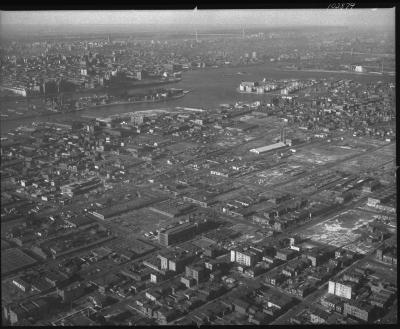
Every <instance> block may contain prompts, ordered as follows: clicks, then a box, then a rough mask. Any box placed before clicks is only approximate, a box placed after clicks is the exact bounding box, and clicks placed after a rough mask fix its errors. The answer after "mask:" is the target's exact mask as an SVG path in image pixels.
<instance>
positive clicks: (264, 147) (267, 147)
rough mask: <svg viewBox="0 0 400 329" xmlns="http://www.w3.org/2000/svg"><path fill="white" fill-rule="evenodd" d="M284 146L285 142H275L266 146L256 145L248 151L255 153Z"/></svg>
mask: <svg viewBox="0 0 400 329" xmlns="http://www.w3.org/2000/svg"><path fill="white" fill-rule="evenodd" d="M284 147H286V144H285V143H283V142H278V143H275V144H271V145H267V146H263V147H258V148H256V149H251V150H250V152H252V153H255V154H263V153H266V152H269V151H273V150H279V149H281V148H284Z"/></svg>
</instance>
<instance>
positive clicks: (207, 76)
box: [1, 64, 395, 134]
mask: <svg viewBox="0 0 400 329" xmlns="http://www.w3.org/2000/svg"><path fill="white" fill-rule="evenodd" d="M239 71H241V72H244V73H245V74H243V75H239V74H237V72H239ZM331 77H333V78H337V79H352V80H355V81H359V82H362V83H366V82H370V81H371V82H376V81H390V82H394V81H395V77H389V76H379V75H376V76H374V75H359V74H356V73H350V72H337V73H336V72H335V73H332V72H306V71H283V70H280V69H277V68H275V67H273V66H271V65H268V64H260V65H254V66H247V67H240V68H238V67H227V68H216V69H212V68H208V69H203V70H196V71H188V72H184V73H183V79H182V81H180V82H179V83H175V84H171V85H169V87H171V88H172V87H173V88H181V89H185V90H191V92H190V93H189V94H187V95H186V96H184V97H182V98H179V99H176V100H169V101H166V102H162V103H142V104H118V105H109V106H102V107H96V108H92V109H87V110H83V111H79V112H75V113H68V114H55V115H48V116H38V117H34V118H25V119H24V118H21V119H17V120H10V121H8V120H4V119H2V120H1V133H2V134H4V133H6V132H7V131H8V130H10V129H14V128H16V127H18V126H21V125H27V126H29V125H30V124H31V123H32V122H33V121H58V122H60V121H63V120H64V121H65V120H68V119H73V118H79V117H80V116H82V115H85V116H99V117H101V116H108V115H111V114H118V113H124V112H133V111H143V110H150V109H160V108H173V107H176V106H182V107H202V108H215V107H218V105H219V104H223V103H234V102H236V101H244V102H246V101H256V100H262V99H263V98H266V97H269V96H264V95H254V94H240V93H238V92H237V91H236V88H237V87H238V85H239V83H240V82H241V81H244V80H246V81H259V80H262V79H263V78H267V79H268V78H272V79H291V78H293V79H308V78H316V79H321V78H331Z"/></svg>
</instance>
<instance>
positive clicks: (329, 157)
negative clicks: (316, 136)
mask: <svg viewBox="0 0 400 329" xmlns="http://www.w3.org/2000/svg"><path fill="white" fill-rule="evenodd" d="M362 152H364V149H353V148H347V147H346V146H339V145H334V144H319V145H315V144H313V145H310V146H304V147H302V148H301V150H299V151H298V152H296V153H295V154H294V155H292V156H291V157H290V158H289V159H290V160H289V161H290V162H292V161H295V162H300V163H303V164H308V165H309V164H312V165H326V164H328V163H331V162H335V161H342V160H345V159H346V158H348V157H351V156H353V155H356V154H361V153H362Z"/></svg>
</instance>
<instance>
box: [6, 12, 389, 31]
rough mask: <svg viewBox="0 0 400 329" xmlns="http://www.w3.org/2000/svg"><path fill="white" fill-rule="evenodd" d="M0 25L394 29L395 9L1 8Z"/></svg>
mask: <svg viewBox="0 0 400 329" xmlns="http://www.w3.org/2000/svg"><path fill="white" fill-rule="evenodd" d="M0 15H1V16H0V21H1V24H2V25H3V24H5V25H8V24H19V25H21V24H22V25H26V24H32V25H63V24H73V25H78V24H158V25H175V24H182V25H191V24H199V25H223V24H238V25H246V24H257V25H258V24H260V25H265V26H296V25H300V26H310V25H311V26H315V25H317V26H319V25H321V26H324V25H325V26H326V25H330V26H332V25H336V26H370V27H371V26H379V27H381V26H382V27H383V26H389V27H393V28H394V22H395V9H394V8H392V9H390V8H388V9H386V8H379V9H354V8H353V9H347V10H340V9H279V10H272V9H271V10H269V9H267V10H253V9H251V10H243V9H241V10H196V11H194V10H158V11H149V10H125V11H121V10H120V11H111V10H103V11H101V10H96V11H94V10H91V11H84V10H75V11H13V12H12V11H7V12H6V11H2V12H0Z"/></svg>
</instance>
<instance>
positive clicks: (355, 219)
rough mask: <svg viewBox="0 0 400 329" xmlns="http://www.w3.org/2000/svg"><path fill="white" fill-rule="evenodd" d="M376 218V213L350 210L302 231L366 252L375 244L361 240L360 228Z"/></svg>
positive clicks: (331, 243) (340, 245) (322, 240)
mask: <svg viewBox="0 0 400 329" xmlns="http://www.w3.org/2000/svg"><path fill="white" fill-rule="evenodd" d="M374 218H375V217H374V215H373V214H370V213H366V212H362V211H359V210H348V211H345V212H342V213H340V214H338V215H335V216H334V217H332V218H331V219H329V220H326V221H324V222H322V223H319V224H316V225H314V226H311V227H309V228H306V229H305V230H304V231H300V233H301V234H302V235H304V236H305V237H307V238H310V239H312V240H315V241H318V242H322V243H326V244H330V245H332V246H335V247H343V248H345V249H347V250H351V251H354V252H357V253H360V254H366V253H368V252H369V251H370V250H371V249H372V248H373V246H372V245H370V244H366V243H363V242H361V241H359V238H360V237H361V234H360V233H359V231H358V229H360V228H362V227H363V226H365V225H367V224H368V223H369V222H371V221H373V220H374Z"/></svg>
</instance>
